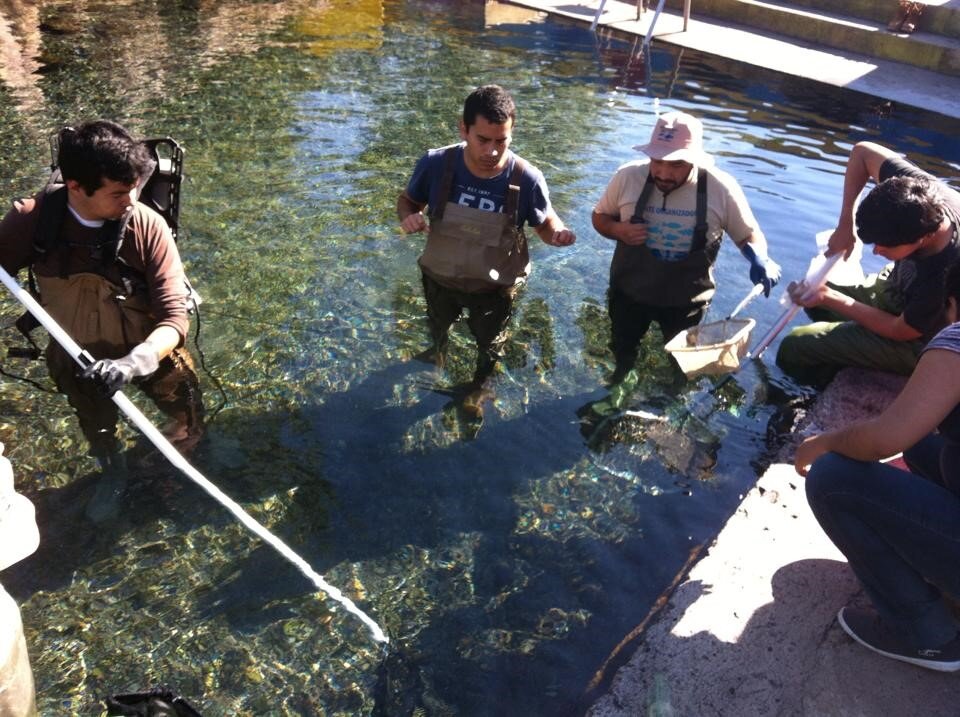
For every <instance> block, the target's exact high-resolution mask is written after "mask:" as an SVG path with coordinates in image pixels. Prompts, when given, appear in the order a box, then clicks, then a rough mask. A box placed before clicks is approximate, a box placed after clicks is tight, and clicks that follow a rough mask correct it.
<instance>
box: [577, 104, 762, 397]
mask: <svg viewBox="0 0 960 717" xmlns="http://www.w3.org/2000/svg"><path fill="white" fill-rule="evenodd" d="M634 149H636V150H638V151H641V152H643V153H645V154H646V155H647V157H649V159H639V160H634V161H631V162H627V163H626V164H624V165H623V166H621V167H620V168H619V169H617V172H616V174H614V176H613V179H611V180H610V184H609V185H608V186H607V189H606V191H605V192H604V193H603V196H602V197H601V198H600V201H599V202H597V205H596V206H595V207H594V209H593V227H594V229H596V230H597V231H598V232H599V233H600V234H602V235H603V236H605V237H607V238H608V239H613V240H614V241H616V242H617V246H616V249H615V250H614V253H613V261H612V263H611V265H610V291H609V296H608V311H609V313H610V320H611V323H612V339H611V348H612V350H613V354H614V358H615V360H616V369H615V371H614V374H613V377H612V381H613V382H614V383H616V382H619V381H620V380H622V379H623V378H624V376H625V375H626V374H627V373H628V372H629V371H630V370H631V369H632V368H633V365H634V363H635V361H636V359H637V351H638V346H639V344H640V340H641V339H642V338H643V336H644V335H645V334H646V332H647V329H649V328H650V324H651V323H652V322H653V321H656V322H657V323H658V324H659V325H660V330H661V331H662V333H663V340H664V343H666V342H667V341H669V340H670V339H671V338H673V337H674V336H676V335H677V334H678V333H680V332H681V331H683V330H684V329H688V328H690V327H692V326H696V325H697V324H698V323H700V320H701V319H702V318H703V315H704V313H705V312H706V310H707V306H709V304H710V300H711V298H712V297H713V294H714V291H715V290H716V284H715V283H714V279H713V263H714V261H715V260H716V258H717V252H718V251H719V249H720V241H721V239H722V238H723V233H724V231H726V233H727V234H729V235H730V237H731V239H733V241H734V243H735V244H736V245H737V247H738V248H739V249H740V251H741V252H742V253H743V255H744V257H746V259H747V260H748V261H749V262H750V281H752V282H753V283H754V284H763V287H764V293H765V294H766V295H767V296H769V295H770V289H771V288H773V286H774V285H776V283H777V281H778V280H779V279H780V267H779V266H777V264H776V263H775V262H773V261H771V260H770V259H769V258H768V257H767V242H766V239H765V238H764V236H763V233H762V232H761V231H760V226H759V224H758V223H757V220H756V219H755V218H754V216H753V212H751V211H750V206H749V205H748V204H747V199H746V197H745V196H744V194H743V190H742V189H741V188H740V186H739V185H738V184H737V182H736V180H735V179H734V178H733V177H732V176H730V175H729V174H727V173H726V172H724V171H722V170H720V169H717V168H716V167H715V166H714V165H713V158H712V157H710V155H708V154H706V153H705V152H704V151H703V125H702V124H701V123H700V120H698V119H697V118H696V117H693V116H691V115H688V114H686V113H683V112H670V113H667V114H664V115H662V116H660V117H659V118H658V119H657V124H656V126H655V127H654V130H653V135H652V137H651V138H650V141H649V142H648V143H647V144H644V145H639V146H637V147H634Z"/></svg>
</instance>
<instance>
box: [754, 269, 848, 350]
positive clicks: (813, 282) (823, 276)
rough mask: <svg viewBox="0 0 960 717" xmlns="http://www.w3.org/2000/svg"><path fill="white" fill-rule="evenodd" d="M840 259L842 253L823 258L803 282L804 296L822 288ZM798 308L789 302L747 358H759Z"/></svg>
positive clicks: (794, 303)
mask: <svg viewBox="0 0 960 717" xmlns="http://www.w3.org/2000/svg"><path fill="white" fill-rule="evenodd" d="M842 257H843V253H842V252H841V253H837V254H834V255H833V256H829V257H825V260H824V262H823V266H821V267H820V268H819V269H817V270H816V271H814V272H813V273H812V274H811V275H810V276H808V277H807V278H806V279H805V280H804V282H805V283H806V285H807V291H806V292H805V295H809V294H810V293H812V292H814V291H816V290H817V289H819V288H820V287H821V286H823V284H824V282H826V280H827V276H828V275H829V274H830V270H831V269H833V267H834V266H836V265H837V262H838V261H839V260H840V259H841V258H842ZM800 308H801V307H800V304H797V303H796V302H794V301H793V300H791V301H790V306H788V307H787V309H786V311H784V312H783V313H782V314H781V315H780V318H779V319H777V321H776V323H775V324H774V325H773V328H771V329H770V330H769V331H768V332H767V333H766V335H765V336H764V337H763V338H762V339H760V343H758V344H757V345H756V346H755V347H754V348H753V351H751V352H750V353H749V354H748V356H749V358H755V359H756V358H760V356H761V355H762V354H763V352H764V351H766V350H767V347H768V346H769V345H770V344H771V343H772V342H773V340H774V339H775V338H777V334H779V333H780V332H781V331H782V330H783V327H784V326H786V325H787V324H789V323H790V320H791V319H792V318H793V317H794V316H796V315H797V312H798V311H800Z"/></svg>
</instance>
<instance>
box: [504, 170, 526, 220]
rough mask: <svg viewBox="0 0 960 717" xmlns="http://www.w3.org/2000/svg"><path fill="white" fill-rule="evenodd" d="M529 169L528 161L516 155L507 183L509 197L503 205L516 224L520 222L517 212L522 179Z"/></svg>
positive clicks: (505, 211) (505, 212)
mask: <svg viewBox="0 0 960 717" xmlns="http://www.w3.org/2000/svg"><path fill="white" fill-rule="evenodd" d="M526 169H527V163H526V161H525V160H524V159H522V158H521V157H517V156H516V155H514V159H513V171H512V172H510V179H509V183H508V184H507V198H506V201H505V202H504V205H503V213H504V214H506V215H507V216H508V217H513V224H514V226H518V225H519V224H520V222H519V221H518V220H519V217H518V216H517V213H518V212H519V210H520V180H521V179H522V178H523V173H524V172H525V171H526Z"/></svg>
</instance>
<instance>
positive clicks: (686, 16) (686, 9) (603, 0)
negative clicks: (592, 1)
mask: <svg viewBox="0 0 960 717" xmlns="http://www.w3.org/2000/svg"><path fill="white" fill-rule="evenodd" d="M665 2H666V0H658V2H657V9H656V11H655V12H654V14H653V20H651V21H650V27H648V28H647V34H646V36H645V37H644V38H643V48H644V49H646V48H647V46H649V45H650V39H651V38H652V37H653V28H654V27H655V26H656V24H657V19H659V17H660V13H661V12H663V5H664V3H665ZM644 3H645V0H637V20H639V19H640V16H641V15H642V14H643V6H644ZM690 3H691V0H683V31H684V32H686V31H687V24H688V23H689V22H690ZM606 4H607V0H600V7H598V8H597V14H596V15H594V17H593V22H592V23H591V24H590V30H591V31H593V32H596V30H597V23H599V22H600V16H601V15H603V6H604V5H606Z"/></svg>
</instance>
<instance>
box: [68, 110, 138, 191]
mask: <svg viewBox="0 0 960 717" xmlns="http://www.w3.org/2000/svg"><path fill="white" fill-rule="evenodd" d="M57 165H58V166H59V167H60V174H61V175H62V176H63V178H64V179H65V180H67V179H72V180H74V181H76V182H79V184H80V186H81V187H83V190H84V191H85V192H86V193H87V195H88V196H90V195H92V194H93V193H94V192H96V191H97V190H98V189H99V188H100V187H102V186H103V183H104V180H110V181H113V182H119V183H121V184H134V183H136V182H138V181H139V180H140V179H141V178H142V177H145V176H147V175H149V174H150V173H151V172H152V171H153V167H154V162H153V157H152V156H151V154H150V150H149V149H148V148H147V146H146V145H145V144H144V143H143V142H139V141H137V140H135V139H134V138H133V137H132V136H131V135H130V133H129V132H127V130H125V129H124V128H123V127H121V126H120V125H118V124H117V123H116V122H110V121H109V120H94V121H92V122H85V123H84V124H81V125H80V126H78V127H77V128H75V129H74V128H73V127H67V128H66V129H63V130H61V132H60V136H59V149H58V152H57Z"/></svg>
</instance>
